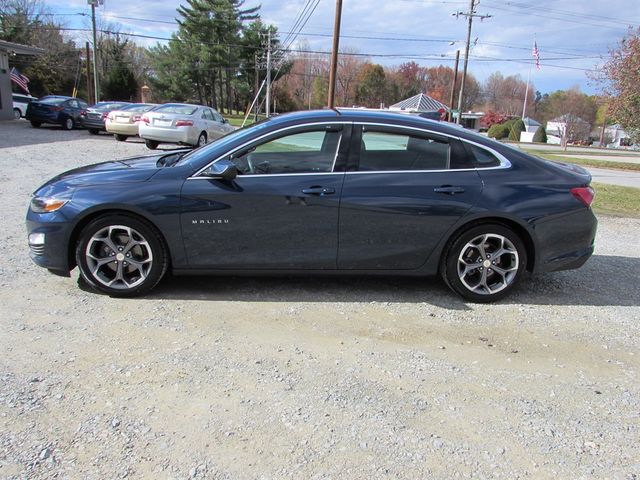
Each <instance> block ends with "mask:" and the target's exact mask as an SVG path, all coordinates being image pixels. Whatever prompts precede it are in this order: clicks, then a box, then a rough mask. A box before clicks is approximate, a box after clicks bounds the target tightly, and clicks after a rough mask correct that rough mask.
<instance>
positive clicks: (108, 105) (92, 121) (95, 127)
mask: <svg viewBox="0 0 640 480" xmlns="http://www.w3.org/2000/svg"><path fill="white" fill-rule="evenodd" d="M127 105H129V102H98V103H96V104H95V105H91V106H90V107H87V109H86V110H85V111H84V112H82V113H81V114H80V123H81V124H82V126H83V127H85V128H86V129H88V130H89V133H90V134H92V135H97V134H98V133H100V132H104V131H106V128H105V120H106V119H107V116H108V115H109V113H110V112H112V111H114V110H120V109H121V108H123V107H126V106H127Z"/></svg>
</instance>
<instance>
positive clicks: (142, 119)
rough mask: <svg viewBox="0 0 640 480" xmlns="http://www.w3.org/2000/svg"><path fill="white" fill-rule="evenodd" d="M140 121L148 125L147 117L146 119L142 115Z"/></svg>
mask: <svg viewBox="0 0 640 480" xmlns="http://www.w3.org/2000/svg"><path fill="white" fill-rule="evenodd" d="M140 121H141V122H144V123H149V117H147V116H146V115H143V116H142V118H141V119H140Z"/></svg>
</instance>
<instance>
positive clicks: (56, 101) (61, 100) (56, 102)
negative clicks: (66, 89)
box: [39, 97, 68, 105]
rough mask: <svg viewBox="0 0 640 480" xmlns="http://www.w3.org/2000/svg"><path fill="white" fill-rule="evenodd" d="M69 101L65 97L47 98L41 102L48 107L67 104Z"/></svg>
mask: <svg viewBox="0 0 640 480" xmlns="http://www.w3.org/2000/svg"><path fill="white" fill-rule="evenodd" d="M67 100H68V99H67V98H65V97H45V98H42V99H40V100H39V102H40V103H45V104H47V105H60V104H62V103H64V102H66V101H67Z"/></svg>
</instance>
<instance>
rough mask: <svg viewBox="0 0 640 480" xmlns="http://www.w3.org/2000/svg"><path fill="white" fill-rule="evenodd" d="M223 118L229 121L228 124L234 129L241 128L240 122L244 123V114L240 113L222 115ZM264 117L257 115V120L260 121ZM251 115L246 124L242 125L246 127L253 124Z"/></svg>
mask: <svg viewBox="0 0 640 480" xmlns="http://www.w3.org/2000/svg"><path fill="white" fill-rule="evenodd" d="M224 118H226V119H227V120H229V123H230V124H231V125H233V126H234V127H241V126H242V122H243V121H244V114H243V113H242V112H239V113H235V114H233V115H228V114H227V115H224ZM264 118H265V116H264V115H258V120H262V119H264ZM253 119H254V116H253V113H252V114H251V115H249V118H247V123H245V124H244V126H245V127H246V126H247V125H251V124H253V123H254V122H253Z"/></svg>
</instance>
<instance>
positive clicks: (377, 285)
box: [147, 255, 640, 310]
mask: <svg viewBox="0 0 640 480" xmlns="http://www.w3.org/2000/svg"><path fill="white" fill-rule="evenodd" d="M639 278H640V258H633V257H621V256H609V255H594V256H593V257H592V258H591V259H589V261H588V262H587V263H586V264H585V265H584V266H583V267H582V268H580V269H578V270H568V271H564V272H554V273H546V274H538V275H526V276H525V277H523V279H522V281H521V282H520V284H519V285H518V286H517V287H516V289H515V290H514V291H513V292H512V293H511V295H510V296H508V297H507V298H505V299H504V300H502V301H500V302H499V303H500V304H504V305H510V304H529V305H576V306H578V305H582V306H638V305H640V284H639V283H638V279H639ZM147 298H162V299H175V300H205V301H213V302H216V301H231V302H233V301H236V302H245V301H251V302H341V303H363V302H364V303H370V302H392V303H428V304H432V305H436V306H438V307H442V308H448V309H454V310H469V309H470V306H469V304H467V302H465V301H464V300H463V299H461V298H460V297H458V296H457V295H456V294H454V293H453V292H451V291H450V290H449V289H448V288H447V287H446V286H445V285H444V283H443V282H442V281H441V280H440V279H439V278H420V277H214V276H193V277H191V276H185V277H173V276H169V277H168V278H166V279H165V280H164V281H163V282H161V284H160V285H158V286H157V287H156V289H154V290H153V291H152V292H151V293H150V294H149V295H148V297H147Z"/></svg>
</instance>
